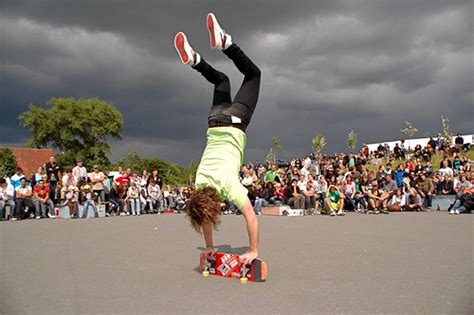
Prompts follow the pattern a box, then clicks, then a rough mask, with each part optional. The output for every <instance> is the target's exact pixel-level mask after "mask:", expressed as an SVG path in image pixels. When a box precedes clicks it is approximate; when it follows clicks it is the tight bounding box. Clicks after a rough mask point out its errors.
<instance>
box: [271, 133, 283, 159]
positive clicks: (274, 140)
mask: <svg viewBox="0 0 474 315" xmlns="http://www.w3.org/2000/svg"><path fill="white" fill-rule="evenodd" d="M272 147H273V163H275V162H276V156H277V154H278V153H280V151H281V144H280V139H279V138H278V137H277V136H273V138H272Z"/></svg>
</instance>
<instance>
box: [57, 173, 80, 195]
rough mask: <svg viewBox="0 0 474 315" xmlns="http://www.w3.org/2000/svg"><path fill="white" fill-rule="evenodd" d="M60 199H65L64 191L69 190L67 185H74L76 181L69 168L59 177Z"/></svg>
mask: <svg viewBox="0 0 474 315" xmlns="http://www.w3.org/2000/svg"><path fill="white" fill-rule="evenodd" d="M61 183H62V186H61V201H62V200H65V199H66V193H67V192H68V191H69V186H76V185H77V182H76V180H75V179H74V176H73V174H72V170H71V169H67V170H66V174H64V176H63V177H62V179H61Z"/></svg>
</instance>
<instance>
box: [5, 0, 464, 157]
mask: <svg viewBox="0 0 474 315" xmlns="http://www.w3.org/2000/svg"><path fill="white" fill-rule="evenodd" d="M0 9H1V10H0V12H1V13H0V29H1V31H0V36H1V46H2V49H1V50H0V59H1V60H2V68H1V72H2V74H1V76H0V84H1V86H2V89H1V92H0V101H1V108H0V109H1V115H0V126H1V127H0V131H1V132H0V143H4V144H12V143H13V144H16V143H20V142H24V141H25V140H26V138H27V136H28V133H27V131H26V130H24V129H23V128H21V127H20V126H19V124H18V121H17V120H16V117H17V116H18V115H19V114H20V113H21V112H23V111H24V110H25V109H26V107H27V105H28V104H29V103H30V102H33V103H35V104H39V105H44V104H45V103H46V101H47V100H48V99H49V98H50V97H53V96H74V97H83V98H88V97H99V98H101V99H104V100H107V101H110V102H112V103H113V104H115V105H116V106H117V107H118V109H119V110H120V111H121V112H122V113H123V115H124V118H125V130H124V136H125V137H124V140H122V141H119V142H114V143H113V150H114V156H122V155H125V154H127V152H129V151H137V152H139V153H140V154H142V155H144V156H156V155H158V156H161V157H163V158H165V159H169V160H172V161H176V162H180V163H183V164H187V163H189V162H190V161H191V160H194V161H196V160H198V159H199V157H200V156H199V155H200V153H201V151H202V149H203V145H204V142H205V139H204V134H205V130H206V117H207V112H208V110H209V106H210V101H211V97H212V95H211V91H212V88H211V87H210V86H209V84H208V83H207V82H205V80H204V79H202V78H201V77H200V75H199V74H197V73H195V72H193V71H192V70H191V69H189V68H188V67H186V66H183V65H181V64H180V63H179V60H178V58H177V56H176V52H175V51H174V47H173V45H172V40H173V37H174V34H175V33H176V31H178V30H183V31H185V32H186V33H187V34H188V37H189V39H190V42H191V44H193V46H194V48H195V49H196V50H198V51H199V52H200V53H201V54H202V56H203V57H205V58H206V59H207V60H208V61H210V62H211V63H213V64H214V65H215V66H216V67H217V68H218V69H221V70H223V71H224V72H226V73H227V74H228V75H229V77H230V78H231V81H232V84H233V86H232V88H233V92H234V93H235V91H236V89H237V88H238V85H239V83H240V82H241V80H242V78H241V75H240V74H239V73H238V71H237V70H236V69H235V68H234V67H233V65H232V64H231V63H230V62H229V61H228V60H226V58H225V57H224V56H223V55H222V54H220V53H219V52H215V51H212V50H211V49H210V48H209V44H208V35H207V31H206V29H205V23H204V17H205V14H206V13H207V12H209V11H214V12H215V13H216V14H217V16H218V17H219V18H220V20H221V22H222V24H223V26H224V27H225V28H226V29H227V30H229V31H230V32H231V34H232V35H233V37H234V39H235V40H236V41H238V42H239V44H240V45H241V46H242V47H243V48H244V49H245V51H246V52H247V53H248V54H249V55H250V56H251V57H252V59H254V61H255V62H256V63H257V64H258V65H259V66H260V67H261V69H262V72H263V83H262V90H261V97H260V102H259V105H258V107H257V111H256V112H255V115H254V119H253V122H252V124H251V126H250V127H249V129H248V147H247V157H248V158H249V159H262V158H263V157H264V156H265V154H266V152H267V151H268V148H269V146H270V143H271V138H272V136H273V135H278V136H279V137H280V138H281V142H282V146H283V149H284V150H283V151H284V152H283V153H282V156H283V157H284V158H289V157H291V156H295V155H300V154H304V153H306V152H308V151H310V144H311V138H312V136H313V135H314V134H315V133H316V132H323V133H324V134H325V135H326V136H327V140H328V141H327V142H328V143H329V144H328V148H327V149H328V151H329V152H333V151H339V150H344V147H345V142H346V137H347V133H348V132H350V131H351V130H354V131H355V132H357V133H358V134H359V141H360V142H371V141H380V140H391V139H397V138H398V137H400V136H401V135H400V128H401V127H402V125H403V122H404V121H405V120H409V121H410V122H412V123H413V124H414V125H415V126H416V127H417V128H418V129H419V130H420V135H423V134H424V133H425V132H430V133H431V134H433V133H436V132H438V131H439V130H440V128H441V124H440V116H441V115H445V116H449V118H450V120H451V127H452V129H453V131H458V130H459V131H460V132H472V126H471V121H472V116H473V115H472V108H473V91H472V86H473V84H472V83H473V78H472V35H471V34H470V30H471V29H472V16H471V7H470V2H469V1H413V0H411V1H329V0H328V1H291V2H290V1H244V2H242V1H238V2H237V1H232V2H231V1H168V2H164V1H160V2H153V1H41V2H40V3H38V2H33V1H2V4H0Z"/></svg>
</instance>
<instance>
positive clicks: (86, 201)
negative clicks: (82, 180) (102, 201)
mask: <svg viewBox="0 0 474 315" xmlns="http://www.w3.org/2000/svg"><path fill="white" fill-rule="evenodd" d="M82 202H83V210H82V218H87V213H88V212H89V208H92V210H94V216H95V217H98V216H99V213H98V212H97V207H96V205H95V202H94V195H93V192H92V189H91V186H90V185H84V186H83V187H82Z"/></svg>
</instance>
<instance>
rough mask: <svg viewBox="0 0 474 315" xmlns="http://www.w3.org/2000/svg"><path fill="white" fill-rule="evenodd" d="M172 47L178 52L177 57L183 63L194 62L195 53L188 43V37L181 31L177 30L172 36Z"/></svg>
mask: <svg viewBox="0 0 474 315" xmlns="http://www.w3.org/2000/svg"><path fill="white" fill-rule="evenodd" d="M174 47H175V48H176V51H177V52H178V55H179V58H181V61H182V62H183V63H184V64H185V65H189V64H191V65H192V64H194V57H195V55H196V54H195V53H194V50H193V48H192V47H191V45H189V42H188V39H187V38H186V35H185V34H184V33H183V32H179V33H178V34H176V36H175V37H174Z"/></svg>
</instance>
